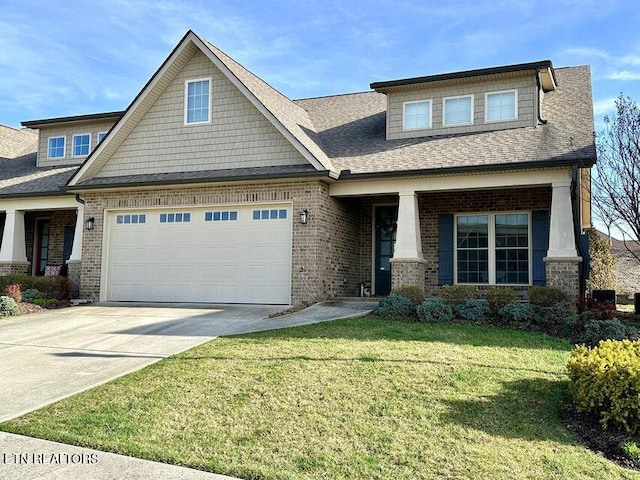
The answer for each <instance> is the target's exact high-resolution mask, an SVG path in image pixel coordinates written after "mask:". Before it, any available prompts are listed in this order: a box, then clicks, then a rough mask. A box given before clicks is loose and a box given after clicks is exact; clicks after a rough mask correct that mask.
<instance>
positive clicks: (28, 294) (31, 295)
mask: <svg viewBox="0 0 640 480" xmlns="http://www.w3.org/2000/svg"><path fill="white" fill-rule="evenodd" d="M38 297H42V293H40V292H39V291H38V290H36V289H35V288H28V289H27V290H25V291H24V292H22V301H23V302H27V303H33V301H34V300H35V299H36V298H38Z"/></svg>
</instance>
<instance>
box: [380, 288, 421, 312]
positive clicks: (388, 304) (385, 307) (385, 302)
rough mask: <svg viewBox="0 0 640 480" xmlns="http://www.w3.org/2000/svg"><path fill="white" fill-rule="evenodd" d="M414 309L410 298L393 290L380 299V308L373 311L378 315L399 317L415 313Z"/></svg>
mask: <svg viewBox="0 0 640 480" xmlns="http://www.w3.org/2000/svg"><path fill="white" fill-rule="evenodd" d="M414 311H415V307H414V306H413V302H412V301H411V299H410V298H407V297H405V296H402V295H400V294H398V293H393V292H392V293H391V294H389V296H388V297H385V298H383V299H382V300H380V303H379V304H378V308H376V309H375V310H374V311H373V313H374V314H375V315H378V316H385V317H397V316H409V315H413V313H414Z"/></svg>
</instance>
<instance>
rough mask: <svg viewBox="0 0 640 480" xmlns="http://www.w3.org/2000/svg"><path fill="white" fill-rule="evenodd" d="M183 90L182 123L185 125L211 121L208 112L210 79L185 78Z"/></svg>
mask: <svg viewBox="0 0 640 480" xmlns="http://www.w3.org/2000/svg"><path fill="white" fill-rule="evenodd" d="M184 90H185V91H184V123H185V124H187V125H194V124H198V123H209V122H210V121H211V117H210V114H209V111H210V108H209V106H210V99H211V79H210V78H199V79H196V80H187V81H186V82H185V89H184Z"/></svg>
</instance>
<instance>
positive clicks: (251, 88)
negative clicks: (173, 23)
mask: <svg viewBox="0 0 640 480" xmlns="http://www.w3.org/2000/svg"><path fill="white" fill-rule="evenodd" d="M197 50H200V51H201V52H202V53H204V54H205V55H206V56H207V57H208V58H209V59H210V60H211V61H212V62H213V63H214V65H215V66H216V67H217V68H218V69H219V70H220V71H221V72H222V74H223V75H225V76H226V77H227V78H228V79H229V80H230V81H231V82H232V83H233V84H234V85H235V86H236V87H237V88H238V90H240V92H241V93H242V94H244V96H245V97H246V98H247V99H248V100H249V101H250V102H251V103H252V104H253V105H254V107H256V108H257V109H258V110H259V111H260V112H261V113H262V114H263V115H264V116H265V117H266V118H267V119H268V120H269V121H270V122H271V124H272V125H273V126H274V127H275V128H276V129H277V130H278V131H279V132H280V133H281V134H282V135H283V136H284V137H285V138H287V139H288V140H289V141H290V142H291V144H292V145H293V146H294V147H295V148H296V149H297V150H298V151H299V152H300V153H301V154H302V156H303V157H305V158H306V159H307V160H308V161H309V163H310V164H311V165H313V166H314V167H315V168H316V170H318V171H328V172H329V175H331V176H333V177H334V178H337V177H338V173H337V172H336V171H335V169H334V168H333V165H332V164H331V161H330V160H329V158H328V157H327V156H326V154H325V153H324V151H323V150H322V149H321V148H320V147H319V146H318V144H317V143H316V142H315V141H314V139H313V138H312V136H313V135H314V128H313V124H312V123H311V120H310V119H309V117H308V115H307V113H306V112H305V111H304V110H303V109H301V108H299V107H298V106H296V105H295V104H294V103H293V102H292V101H291V100H289V99H287V98H286V97H285V96H284V95H282V94H281V93H279V92H278V91H276V90H275V89H274V88H272V87H271V86H269V85H268V84H267V83H266V82H264V81H262V80H261V79H259V78H258V77H256V76H255V75H253V74H252V73H251V72H249V71H248V70H247V69H245V68H244V67H242V66H241V65H240V64H239V63H237V62H235V61H234V60H232V59H231V58H230V57H228V56H227V55H225V54H224V53H223V52H221V51H220V50H219V49H217V48H216V47H214V46H213V45H211V44H210V43H209V42H207V41H206V40H204V39H202V38H200V37H199V36H198V35H196V34H195V33H194V32H193V31H191V30H189V31H188V32H187V33H186V34H185V36H184V37H183V38H182V40H181V41H180V42H179V43H178V45H177V46H176V47H175V48H174V50H173V52H171V54H170V55H169V57H167V59H166V60H165V61H164V63H163V64H162V65H161V66H160V68H159V69H158V70H157V71H156V73H155V74H154V75H153V76H152V77H151V79H150V80H149V81H148V82H147V84H146V85H145V86H144V88H143V89H142V90H141V92H140V93H139V94H138V95H137V96H136V98H135V99H134V100H133V102H132V103H131V105H129V107H128V108H127V109H126V110H125V112H124V115H123V116H122V118H121V119H120V120H119V121H118V122H117V123H116V124H115V125H114V126H113V128H112V129H111V130H110V131H109V133H108V134H107V136H106V137H105V139H104V140H103V141H102V143H101V144H100V145H98V147H97V148H96V149H95V150H93V151H92V152H91V153H90V154H89V156H88V157H87V159H86V160H85V162H84V163H83V165H82V166H81V167H80V169H79V170H78V172H77V173H76V174H75V175H74V176H73V178H72V179H71V180H70V181H69V183H68V186H73V185H77V184H79V183H81V182H82V181H85V180H88V179H90V178H91V177H93V176H94V175H95V174H96V173H98V171H99V170H100V169H101V168H102V166H104V164H105V163H106V162H107V160H108V159H109V157H110V156H111V155H112V154H113V152H114V151H115V150H116V149H117V148H118V146H119V145H120V144H121V143H122V142H123V141H124V139H125V138H126V137H127V135H128V134H129V133H130V132H131V131H132V130H133V128H134V127H135V126H136V125H137V124H138V122H139V121H140V119H141V118H142V117H143V116H144V115H145V113H146V112H147V111H148V110H149V109H150V108H151V106H152V105H153V104H154V103H155V101H156V100H157V99H158V98H159V97H160V95H161V94H162V92H163V91H164V89H165V88H166V86H167V85H168V84H169V83H170V82H171V80H173V78H175V76H176V75H177V74H178V72H180V70H181V69H182V67H184V65H185V64H186V63H187V62H188V60H189V59H190V58H191V56H192V55H193V54H194V53H195V52H196V51H197Z"/></svg>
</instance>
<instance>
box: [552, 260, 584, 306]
mask: <svg viewBox="0 0 640 480" xmlns="http://www.w3.org/2000/svg"><path fill="white" fill-rule="evenodd" d="M544 263H545V266H546V269H547V285H553V286H554V287H557V288H559V289H560V290H563V291H564V292H566V293H567V294H568V295H569V298H578V295H579V294H580V261H579V260H566V259H561V258H545V260H544Z"/></svg>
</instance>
